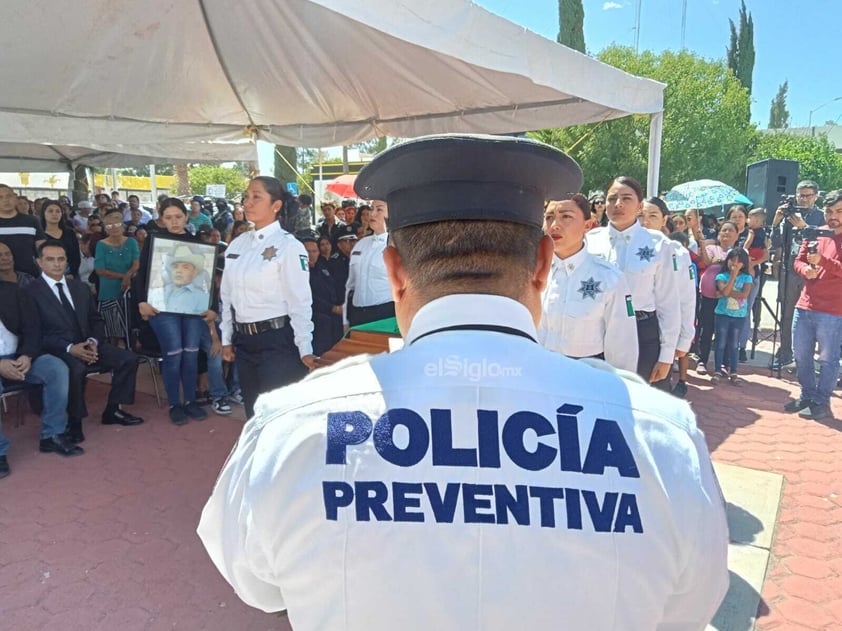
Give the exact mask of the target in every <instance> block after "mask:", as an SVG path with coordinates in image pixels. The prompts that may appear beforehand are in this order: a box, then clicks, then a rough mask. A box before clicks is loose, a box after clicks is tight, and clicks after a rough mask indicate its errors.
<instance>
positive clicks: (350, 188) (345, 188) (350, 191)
mask: <svg viewBox="0 0 842 631" xmlns="http://www.w3.org/2000/svg"><path fill="white" fill-rule="evenodd" d="M356 179H357V176H356V175H340V176H339V177H337V178H335V179H333V180H331V181H330V182H329V183H328V185H327V187H326V188H327V190H329V191H330V192H331V193H334V194H335V195H338V196H339V197H357V194H356V193H355V192H354V180H356Z"/></svg>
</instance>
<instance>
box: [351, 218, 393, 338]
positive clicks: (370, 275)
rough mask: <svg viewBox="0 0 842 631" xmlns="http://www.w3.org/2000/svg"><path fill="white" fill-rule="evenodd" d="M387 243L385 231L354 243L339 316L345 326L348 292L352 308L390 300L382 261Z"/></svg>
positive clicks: (390, 293) (390, 287)
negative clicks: (352, 299) (352, 295)
mask: <svg viewBox="0 0 842 631" xmlns="http://www.w3.org/2000/svg"><path fill="white" fill-rule="evenodd" d="M388 240H389V233H388V232H384V233H383V234H373V235H369V236H367V237H365V238H364V239H360V240H359V241H357V244H356V245H355V246H354V249H353V250H352V251H351V256H350V257H349V258H350V263H349V264H348V283H347V284H346V285H345V309H344V312H343V315H342V318H343V320H344V322H345V324H348V297H349V296H350V294H351V292H354V306H355V307H374V306H376V305H382V304H383V303H385V302H391V301H392V286H391V285H390V284H389V276H388V274H387V273H386V264H385V263H384V262H383V251H384V250H385V249H386V245H387V243H388Z"/></svg>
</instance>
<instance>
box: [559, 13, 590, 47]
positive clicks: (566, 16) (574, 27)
mask: <svg viewBox="0 0 842 631" xmlns="http://www.w3.org/2000/svg"><path fill="white" fill-rule="evenodd" d="M584 24H585V9H584V7H583V6H582V0H558V38H557V40H558V43H559V44H563V45H565V46H567V47H568V48H572V49H573V50H578V51H579V52H580V53H584V52H585V27H584Z"/></svg>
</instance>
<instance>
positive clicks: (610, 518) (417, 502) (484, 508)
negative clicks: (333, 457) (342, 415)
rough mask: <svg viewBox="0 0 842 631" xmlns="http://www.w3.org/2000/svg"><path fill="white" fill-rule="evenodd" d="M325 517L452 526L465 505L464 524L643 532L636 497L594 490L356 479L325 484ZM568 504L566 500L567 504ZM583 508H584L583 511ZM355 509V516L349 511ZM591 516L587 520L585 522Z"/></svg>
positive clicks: (323, 494)
mask: <svg viewBox="0 0 842 631" xmlns="http://www.w3.org/2000/svg"><path fill="white" fill-rule="evenodd" d="M322 496H323V501H324V506H325V518H326V519H328V520H329V521H339V519H340V515H342V516H347V517H350V518H352V519H355V520H356V521H358V522H368V521H385V522H389V521H395V522H414V523H423V522H426V521H432V522H434V523H438V524H452V523H454V522H455V521H456V519H455V517H456V514H457V509H458V508H459V506H460V504H461V507H462V511H461V513H462V514H461V520H460V523H462V524H509V523H514V524H516V525H518V526H530V525H531V524H532V523H537V524H538V525H540V527H541V528H564V529H567V530H588V531H590V532H595V533H612V532H613V533H626V532H628V531H629V530H630V531H631V532H632V533H634V534H642V533H643V522H642V519H641V516H640V510H639V509H638V505H637V496H636V495H635V494H633V493H617V492H613V491H608V492H602V493H597V492H596V491H593V490H590V489H576V488H568V487H548V486H525V485H515V486H514V487H508V486H506V485H504V484H494V485H492V484H469V483H456V482H448V483H444V484H439V483H436V482H423V483H418V482H391V483H390V484H387V483H385V482H382V481H379V480H365V481H364V480H357V481H354V482H353V483H351V482H344V481H325V482H322ZM562 500H563V501H562ZM583 505H584V509H585V510H582V508H583ZM352 506H353V510H352V511H351V512H350V513H346V512H344V509H349V508H350V507H352ZM584 516H587V521H584V520H583V517H584Z"/></svg>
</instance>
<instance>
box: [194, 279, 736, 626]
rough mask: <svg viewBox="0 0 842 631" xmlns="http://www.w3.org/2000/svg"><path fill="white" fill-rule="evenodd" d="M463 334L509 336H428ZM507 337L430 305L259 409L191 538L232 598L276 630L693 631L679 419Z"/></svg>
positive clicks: (706, 490)
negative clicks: (394, 338)
mask: <svg viewBox="0 0 842 631" xmlns="http://www.w3.org/2000/svg"><path fill="white" fill-rule="evenodd" d="M468 324H470V325H477V324H478V325H486V326H492V327H508V329H509V331H510V332H512V333H513V334H506V333H501V332H497V331H481V330H474V331H440V330H439V331H438V332H435V331H436V330H437V329H441V328H442V327H447V326H458V325H468ZM514 333H516V334H514ZM521 335H528V336H532V337H534V336H535V328H534V326H533V323H532V318H531V316H530V314H529V312H528V311H527V310H526V308H525V307H523V306H522V305H521V304H519V303H516V302H514V301H512V300H509V299H507V298H502V297H499V296H484V295H470V294H469V295H459V296H447V297H445V298H440V299H438V300H435V301H433V302H431V303H429V304H427V305H425V306H424V307H423V308H422V309H421V310H419V311H418V313H417V314H416V316H415V318H414V319H413V322H412V326H411V328H410V331H409V332H408V334H407V336H406V342H407V345H406V346H405V347H404V348H403V349H402V350H400V351H397V352H395V353H391V354H381V355H378V356H376V357H373V358H370V357H354V358H350V359H348V360H346V361H345V362H341V363H340V364H337V365H336V366H333V367H331V368H328V369H323V370H319V371H316V372H314V373H313V374H312V375H311V376H309V377H307V378H305V379H304V380H303V381H301V382H299V383H296V384H294V385H291V386H288V387H285V388H282V389H279V390H275V391H274V392H271V393H267V394H264V395H262V396H261V397H260V398H259V399H258V401H257V404H256V406H255V416H254V417H253V418H252V419H251V420H250V421H249V422H248V423H247V424H246V426H245V427H244V429H243V433H242V435H241V437H240V440H239V442H238V443H237V446H236V447H235V448H234V451H233V452H232V453H231V455H230V456H229V458H228V461H227V462H226V463H225V465H224V467H223V469H222V472H221V474H220V477H219V480H218V481H217V484H216V486H215V488H214V490H213V494H212V496H211V498H210V500H209V501H208V503H207V505H206V506H205V508H204V511H203V513H202V519H201V523H200V524H199V529H198V532H199V536H200V537H201V539H202V541H203V543H204V545H205V547H206V548H207V550H208V552H209V554H210V557H211V559H212V560H213V562H214V563H215V564H216V567H217V568H218V569H219V571H220V572H221V573H222V575H223V576H224V577H225V578H226V580H227V581H228V582H229V583H230V584H231V585H232V586H233V587H234V589H235V591H236V592H237V594H238V595H239V596H240V598H242V599H243V600H244V601H245V602H246V603H248V604H250V605H252V606H254V607H257V608H259V609H262V610H264V611H278V610H281V609H287V610H288V612H289V621H290V624H291V626H292V627H293V628H294V629H295V630H296V631H315V630H319V631H323V630H327V629H329V630H330V631H395V630H396V629H400V630H401V631H415V630H418V631H422V630H423V631H427V630H429V629H436V630H437V631H449V630H454V631H455V630H458V631H480V630H482V631H498V630H499V631H502V630H507V631H508V630H511V629H550V628H565V629H576V630H580V629H587V630H588V631H618V630H627V631H640V630H643V629H647V630H655V629H657V630H666V629H669V631H690V630H693V631H701V630H702V629H704V627H705V624H706V623H707V622H708V621H709V620H710V619H711V617H712V616H713V614H714V612H715V611H716V609H717V607H718V606H719V603H720V601H721V599H722V597H723V595H724V594H725V592H726V590H727V588H728V571H727V559H726V557H727V543H728V530H727V525H726V521H725V507H724V501H723V499H722V496H721V494H720V491H719V487H718V484H717V481H716V478H715V474H714V471H713V467H712V466H711V462H710V457H709V455H708V451H707V447H706V445H705V441H704V437H703V435H702V432H701V431H699V429H698V427H697V426H696V423H695V420H694V417H693V414H692V412H691V411H690V408H689V406H688V405H687V404H686V403H685V402H684V401H681V400H679V399H677V398H675V397H672V396H670V395H667V394H665V393H662V392H659V391H657V390H654V389H652V388H650V387H649V386H647V385H644V384H642V382H641V381H640V380H639V379H637V378H634V381H633V382H627V381H625V380H623V379H621V378H620V377H619V376H618V375H617V374H615V373H614V372H613V370H612V369H611V368H610V367H608V365H607V364H605V362H598V363H599V364H600V365H602V366H603V367H604V369H603V370H599V369H596V368H594V367H592V366H590V365H588V364H587V363H586V362H588V361H590V360H585V361H575V360H571V359H568V358H566V357H564V356H563V355H560V354H559V353H554V352H552V351H549V350H547V349H544V348H542V347H541V346H540V345H538V344H536V343H535V342H534V341H533V340H531V339H526V338H524V337H521ZM559 434H561V437H559Z"/></svg>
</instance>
